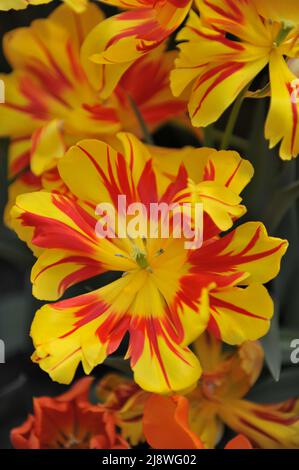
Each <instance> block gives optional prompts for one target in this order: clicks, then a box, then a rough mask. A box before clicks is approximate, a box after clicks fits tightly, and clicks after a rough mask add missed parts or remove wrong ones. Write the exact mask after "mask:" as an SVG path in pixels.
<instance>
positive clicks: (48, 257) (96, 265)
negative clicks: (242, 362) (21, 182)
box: [12, 134, 287, 393]
mask: <svg viewBox="0 0 299 470" xmlns="http://www.w3.org/2000/svg"><path fill="white" fill-rule="evenodd" d="M119 138H120V142H121V144H122V150H121V151H118V150H116V149H115V148H113V147H111V146H109V145H108V144H105V143H104V142H101V141H97V140H85V141H81V142H79V143H78V144H77V145H76V146H74V147H72V148H71V149H70V150H69V151H68V152H67V153H66V155H65V157H63V158H61V160H60V161H59V165H58V168H59V173H60V176H61V178H62V180H63V181H64V184H65V185H66V186H67V187H68V189H69V195H61V194H54V193H49V192H38V193H32V194H25V195H22V196H19V197H18V198H17V202H16V205H15V206H14V208H13V209H12V219H13V221H12V225H13V227H14V228H15V230H16V231H17V233H18V234H19V236H20V238H21V239H23V240H26V241H27V242H28V243H29V245H30V246H32V247H33V249H34V252H35V254H36V255H37V257H38V260H37V262H36V264H35V266H34V267H33V270H32V277H31V279H32V283H33V294H34V295H35V296H36V297H37V298H39V299H43V300H56V299H58V298H59V297H60V296H61V295H62V294H63V293H64V291H65V290H66V289H67V288H68V287H70V286H71V285H73V284H75V283H78V282H81V281H87V280H88V279H89V278H91V277H94V276H96V275H99V274H101V273H103V272H105V271H118V272H119V274H120V277H119V279H117V280H116V281H114V282H112V283H111V284H108V285H107V286H105V287H102V288H100V289H97V290H94V291H92V292H89V293H86V294H83V295H81V296H79V297H75V298H71V299H67V300H62V301H60V302H57V303H54V304H48V305H45V306H44V307H42V309H41V310H40V311H38V312H37V314H36V317H35V319H34V321H33V324H32V329H31V335H32V338H33V341H34V344H35V348H36V351H35V353H34V355H33V360H34V361H35V362H37V363H38V364H39V365H40V367H41V368H42V369H44V370H46V371H47V372H48V373H49V374H50V376H51V377H52V378H53V379H54V380H57V381H59V382H64V383H69V382H70V381H71V380H72V378H73V376H74V373H75V371H76V368H77V366H78V364H79V363H80V362H82V365H83V368H84V370H85V373H87V374H89V373H90V372H91V371H92V369H93V368H94V367H95V366H96V365H98V364H100V363H101V362H103V361H104V360H105V358H106V357H107V355H109V354H112V353H113V352H114V351H116V350H117V348H118V346H119V345H120V343H121V341H122V340H123V338H124V336H125V334H126V333H129V337H130V338H129V346H128V351H127V356H126V357H127V358H130V363H131V367H132V369H133V371H134V377H135V380H136V382H137V383H138V384H139V385H140V386H141V387H143V388H145V389H146V390H150V391H153V392H157V393H166V392H170V391H179V390H183V389H186V388H188V387H191V386H192V385H193V384H194V383H196V381H197V380H198V378H199V376H200V374H201V367H200V363H199V361H198V359H197V358H196V356H194V354H193V353H192V352H191V350H190V349H189V348H188V345H189V344H190V343H191V342H192V341H193V340H195V339H196V337H198V336H199V335H200V334H201V333H202V332H203V331H204V330H206V329H209V330H210V331H211V332H212V333H213V334H214V335H216V336H217V337H218V338H221V339H222V340H223V341H225V342H227V343H229V344H232V345H235V344H240V343H242V342H244V341H246V340H256V339H258V338H260V337H261V336H263V335H265V334H266V332H267V331H268V329H269V322H270V319H271V317H272V314H273V304H272V300H271V298H270V296H269V294H268V292H267V290H266V288H265V287H264V286H263V284H264V283H267V282H268V281H269V280H271V279H273V278H274V277H275V276H276V275H277V273H278V271H279V265H280V259H281V256H282V255H283V254H284V252H285V250H286V247H287V243H286V242H285V241H283V240H279V239H276V238H271V237H269V236H268V235H267V232H266V230H265V228H264V227H263V225H262V224H260V223H256V222H249V223H246V224H244V225H241V226H239V227H238V228H236V229H235V230H233V231H231V232H229V233H228V234H226V235H225V236H223V237H220V234H221V231H222V230H223V229H224V230H227V229H229V228H230V227H231V225H232V224H233V221H234V220H235V219H236V218H238V217H239V216H240V215H242V213H244V207H243V206H240V201H241V199H240V197H239V193H240V191H241V190H242V189H243V187H244V186H245V185H246V184H247V182H248V181H249V179H250V178H251V176H252V167H251V165H250V164H249V163H248V162H246V161H243V160H242V159H241V158H240V157H239V155H238V154H236V153H235V152H227V153H226V152H220V155H219V153H217V152H215V151H213V150H211V151H210V150H209V149H199V150H196V149H194V150H191V149H189V150H187V151H184V150H183V151H181V152H179V151H174V156H173V157H174V158H171V152H172V151H171V150H170V149H169V151H168V154H167V156H166V157H165V158H164V159H162V164H164V171H163V169H162V168H161V169H160V171H159V170H156V166H157V164H156V161H155V157H154V156H152V153H151V152H153V154H155V151H154V149H151V148H147V147H145V146H144V145H143V144H142V143H141V142H140V141H138V140H137V139H136V138H135V137H133V135H131V134H120V135H119ZM156 158H157V157H156ZM195 159H196V160H195ZM164 160H165V161H164ZM175 160H176V162H175ZM185 160H186V165H184V162H185ZM195 161H196V164H194V163H195ZM199 162H201V168H200V166H198V163H199ZM159 163H160V161H159ZM175 163H176V164H175ZM192 163H193V164H192ZM160 165H161V164H160ZM167 170H168V171H167ZM83 174H84V175H85V177H86V179H87V180H88V185H87V186H86V185H84V184H82V176H81V175H83ZM165 174H167V175H169V176H165ZM119 195H125V196H126V200H127V204H128V205H129V204H133V203H138V202H141V203H143V204H144V205H145V207H149V205H150V204H151V203H166V204H171V203H172V202H174V201H178V200H180V199H182V200H185V199H194V198H195V199H198V200H200V201H201V202H202V204H203V208H204V215H205V217H204V218H203V224H204V225H203V244H202V246H201V247H200V248H198V249H189V250H187V249H186V248H185V240H184V239H183V238H175V237H174V236H173V237H172V236H171V234H170V236H169V238H160V237H151V235H150V233H149V232H146V233H145V234H144V236H142V237H139V238H134V237H133V235H132V234H131V232H130V230H131V229H130V220H129V221H128V222H122V221H121V222H120V223H119V224H118V226H117V227H115V226H113V227H111V231H110V232H109V233H108V236H107V237H105V238H104V237H103V238H98V237H97V234H96V225H97V224H98V223H99V221H100V220H101V219H99V221H97V216H96V207H97V205H98V203H99V202H109V203H111V204H112V205H114V207H115V211H116V212H118V210H119V209H118V196H119ZM120 215H121V216H123V213H122V214H120ZM149 216H150V213H149V212H148V211H147V212H146V214H145V217H146V218H147V217H149ZM121 220H123V217H121ZM106 223H107V221H106ZM124 223H127V224H128V226H127V227H126V228H127V231H126V233H127V235H126V237H125V238H119V237H118V236H117V234H116V236H113V235H114V232H115V231H117V230H121V229H122V225H123V224H124ZM162 223H163V221H162ZM174 228H175V227H174ZM257 298H258V299H259V302H258V303H257V302H256V299H257Z"/></svg>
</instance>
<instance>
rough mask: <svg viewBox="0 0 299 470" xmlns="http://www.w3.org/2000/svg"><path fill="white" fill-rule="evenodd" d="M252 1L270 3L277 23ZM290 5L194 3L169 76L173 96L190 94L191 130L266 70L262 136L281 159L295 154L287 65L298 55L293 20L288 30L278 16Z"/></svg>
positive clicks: (294, 97) (297, 142) (294, 102)
mask: <svg viewBox="0 0 299 470" xmlns="http://www.w3.org/2000/svg"><path fill="white" fill-rule="evenodd" d="M256 3H258V4H259V5H261V6H262V8H263V5H266V4H267V5H270V3H271V5H273V7H271V8H273V10H271V11H276V13H277V15H276V16H277V17H279V18H280V21H273V20H272V19H271V18H270V19H268V17H262V16H261V15H260V14H259V13H260V11H259V9H258V7H256V6H255V4H256ZM291 3H292V2H248V1H247V0H241V1H236V0H233V1H227V0H211V1H206V0H197V1H196V4H197V6H198V10H199V12H200V17H199V16H197V14H196V13H195V12H191V14H190V17H189V20H188V22H187V24H186V26H185V27H184V28H183V29H182V31H181V32H180V33H179V34H178V36H177V38H178V40H179V41H183V42H182V43H181V44H180V45H179V48H180V56H179V59H178V60H177V61H176V69H175V70H174V71H173V72H172V90H173V93H174V94H175V96H179V95H180V94H181V93H182V92H183V91H184V90H185V89H187V91H188V93H189V97H190V99H189V113H190V118H191V120H192V123H193V125H194V126H208V125H209V124H211V123H213V122H215V121H216V120H217V119H218V118H219V117H220V116H221V115H222V113H223V112H224V111H225V109H226V108H228V107H229V106H230V105H231V104H232V103H233V102H234V100H235V99H236V98H237V96H238V95H239V94H240V93H241V91H242V90H244V89H245V88H246V87H247V86H248V85H249V84H250V83H251V81H252V80H253V79H254V78H255V77H256V76H257V75H258V74H259V73H260V72H261V71H262V70H263V69H264V68H265V67H266V66H268V68H269V80H270V97H271V104H270V109H269V113H268V118H267V121H266V126H265V136H266V138H267V139H268V140H269V142H270V147H271V148H272V147H274V146H275V145H277V144H278V143H280V156H281V158H283V159H290V158H292V157H296V156H297V155H298V153H299V131H298V125H299V124H298V122H299V121H298V113H299V99H298V90H297V88H296V86H295V83H296V81H294V80H296V76H295V75H294V73H293V72H292V71H291V70H290V68H289V67H288V63H287V61H286V58H287V59H290V58H293V57H296V56H297V53H298V44H299V42H298V22H297V23H296V24H292V25H291V26H290V25H286V23H285V21H284V20H283V18H281V15H282V14H283V11H284V10H286V12H289V10H288V6H289V5H290V4H291ZM278 5H280V6H279V7H278ZM276 7H277V10H276ZM287 16H288V14H287ZM275 20H277V18H276V17H275Z"/></svg>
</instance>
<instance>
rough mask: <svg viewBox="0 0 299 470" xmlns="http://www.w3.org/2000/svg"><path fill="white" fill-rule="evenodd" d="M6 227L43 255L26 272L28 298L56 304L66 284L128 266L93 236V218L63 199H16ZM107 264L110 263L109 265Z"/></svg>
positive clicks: (116, 250) (110, 245)
mask: <svg viewBox="0 0 299 470" xmlns="http://www.w3.org/2000/svg"><path fill="white" fill-rule="evenodd" d="M11 217H12V219H11V224H12V225H13V227H14V230H16V231H17V233H18V235H19V237H20V238H21V239H22V240H25V241H26V242H27V243H28V244H29V246H31V245H33V246H34V247H37V248H38V249H41V250H44V252H42V254H41V255H40V257H39V259H38V260H37V262H36V264H35V266H34V268H33V271H32V278H31V280H32V282H33V293H34V295H35V296H36V297H38V298H40V299H47V300H56V299H57V298H59V297H60V296H61V295H62V294H63V292H64V291H65V290H66V289H67V288H68V287H70V286H71V285H73V284H75V283H77V282H80V281H82V280H85V279H87V278H90V277H93V276H95V275H97V274H99V273H101V272H103V271H106V270H113V269H114V270H117V269H119V270H120V271H126V270H127V269H130V268H132V266H134V264H133V261H132V262H131V263H130V261H128V260H126V259H125V258H120V257H116V253H119V248H118V247H117V246H116V245H113V243H111V242H110V241H109V240H108V239H102V240H101V243H99V239H98V238H97V237H96V233H95V225H96V219H94V218H93V217H92V216H91V215H90V214H89V213H88V212H86V211H85V210H84V209H83V208H82V207H81V206H79V204H77V203H76V202H75V201H73V200H71V199H69V198H68V197H66V196H63V195H58V194H57V195H55V194H54V193H52V194H51V193H47V192H38V193H31V194H24V195H22V196H19V197H18V199H17V204H16V205H15V206H14V208H13V210H12V212H11ZM111 262H112V264H111Z"/></svg>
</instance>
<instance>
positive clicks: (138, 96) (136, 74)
mask: <svg viewBox="0 0 299 470" xmlns="http://www.w3.org/2000/svg"><path fill="white" fill-rule="evenodd" d="M176 55H177V54H176V52H174V51H165V47H164V46H162V47H161V46H160V47H158V48H157V49H155V50H154V51H153V52H151V53H149V54H147V55H145V56H143V57H141V58H140V59H138V60H137V61H136V62H135V63H134V64H133V65H132V66H131V67H130V68H129V70H127V72H126V73H125V74H124V75H123V76H122V78H121V80H120V82H119V84H118V86H117V87H116V89H115V93H116V95H117V98H118V101H119V114H120V119H121V122H122V123H123V127H124V128H125V129H127V130H130V131H131V132H133V133H134V134H135V135H140V134H141V130H140V124H139V122H138V121H137V119H136V116H135V115H133V114H132V102H131V101H132V100H133V102H134V103H135V105H136V106H137V108H138V109H139V111H140V113H141V115H142V117H143V119H144V121H145V123H146V124H147V126H148V128H149V129H150V130H154V129H155V128H156V127H157V126H159V125H161V124H163V123H165V122H166V121H167V120H170V119H173V118H175V117H177V116H179V115H183V113H184V112H185V111H186V109H187V103H186V102H185V101H184V100H181V99H178V98H175V97H174V96H173V95H172V93H171V90H170V82H169V74H170V71H171V70H172V68H173V63H174V59H175V57H176ZM140 77H143V80H142V83H141V82H140Z"/></svg>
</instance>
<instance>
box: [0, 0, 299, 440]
mask: <svg viewBox="0 0 299 470" xmlns="http://www.w3.org/2000/svg"><path fill="white" fill-rule="evenodd" d="M57 4H59V2H53V3H51V4H50V5H48V6H44V7H30V8H28V9H27V10H25V11H21V12H8V13H4V12H0V36H1V38H2V37H3V35H4V34H5V32H6V31H9V30H11V29H14V28H16V27H19V26H25V25H29V24H30V22H31V21H32V20H33V19H35V18H40V17H45V16H47V15H48V14H49V12H50V11H51V10H52V9H53V8H55V6H56V5H57ZM105 9H106V10H107V9H108V10H109V8H105ZM0 71H1V73H2V72H9V65H8V64H7V62H6V61H5V58H4V56H3V53H2V51H1V52H0ZM264 79H265V77H264V76H262V75H261V76H260V77H259V78H258V81H259V80H260V83H257V85H260V84H261V83H263V82H264ZM258 81H257V82H258ZM254 85H255V84H254ZM267 106H268V103H267V100H265V99H263V100H246V101H245V102H244V103H243V105H242V109H241V113H240V115H239V119H238V121H237V125H236V128H235V132H234V136H233V137H232V139H231V141H230V148H233V149H236V150H238V151H239V152H240V153H241V154H242V156H243V157H245V158H247V159H249V160H250V161H251V162H252V163H253V165H254V167H255V176H254V179H253V181H252V183H251V184H250V185H249V187H248V188H247V190H246V191H245V193H244V194H243V196H244V202H245V204H246V205H247V207H248V213H247V215H246V216H245V218H243V219H242V222H243V221H245V220H244V219H247V220H262V221H263V222H264V223H265V224H266V226H267V228H268V230H269V231H270V233H271V235H275V236H280V237H282V238H287V239H288V240H289V243H290V247H289V250H288V252H287V255H286V256H285V258H284V260H283V265H282V270H281V274H280V276H279V278H278V279H277V280H275V281H274V282H272V283H271V285H270V286H269V289H270V291H271V294H272V296H273V298H274V300H275V303H276V312H275V319H274V321H273V322H272V326H271V330H270V332H269V334H268V335H267V336H266V337H265V338H263V340H262V344H263V347H264V349H265V355H266V367H265V370H264V372H263V374H262V376H261V378H260V379H259V381H258V383H257V384H256V386H255V387H254V388H253V389H252V390H251V392H250V398H252V399H254V400H256V401H260V402H266V403H271V402H277V401H280V400H285V399H288V398H290V397H295V396H297V397H298V396H299V364H298V365H295V364H291V361H290V355H291V352H292V349H291V346H290V343H291V341H292V340H293V339H294V338H299V249H298V248H299V240H298V216H299V212H298V198H299V174H298V168H299V167H298V164H299V161H298V162H296V161H295V160H294V161H291V162H282V161H280V160H279V158H278V155H277V151H276V149H275V150H273V151H270V150H269V149H268V145H267V142H266V141H265V139H264V123H265V116H266V108H267ZM230 111H231V110H228V111H227V112H226V113H225V115H224V116H223V117H222V118H221V120H220V121H219V122H218V123H217V124H216V125H214V126H210V127H209V128H208V129H206V130H205V142H204V144H205V145H209V146H213V147H219V145H220V142H221V140H222V138H223V130H224V129H225V126H226V124H227V120H228V117H229V113H230ZM0 125H1V123H0ZM154 141H155V143H156V144H158V145H163V146H173V147H182V146H184V145H201V144H200V143H199V142H198V141H197V140H196V138H195V137H194V136H193V135H191V134H190V133H188V132H186V131H185V130H182V129H180V128H179V129H178V128H175V127H173V126H170V125H168V126H165V127H164V128H162V129H160V130H159V131H158V132H157V133H156V134H155V135H154ZM6 169H7V141H6V140H2V141H1V142H0V211H1V220H2V218H3V210H4V207H5V204H6V200H7V185H8V183H7V177H6ZM33 262H34V259H33V257H32V255H31V253H30V252H29V250H28V249H27V248H26V247H25V246H24V244H23V243H22V242H20V241H19V240H18V239H17V237H16V236H15V234H14V233H12V232H11V231H10V230H8V229H7V228H6V227H5V226H4V225H3V224H1V225H0V276H1V282H0V339H2V340H3V341H4V342H5V347H6V351H5V353H6V363H5V364H0V448H8V447H10V442H9V432H10V430H11V429H12V427H14V426H16V425H18V424H20V423H21V422H22V421H23V420H24V419H25V418H26V416H27V414H28V413H29V412H30V411H31V409H32V397H33V396H40V395H53V394H58V393H62V392H63V391H64V389H65V387H64V386H62V385H59V384H56V383H53V382H52V381H51V379H50V378H49V377H48V376H47V374H45V373H43V372H42V371H41V370H39V368H38V367H37V366H35V365H34V364H32V363H31V361H30V354H31V352H32V345H31V340H30V338H29V328H30V323H31V321H32V318H33V315H34V312H35V311H36V309H37V308H38V307H39V303H38V301H36V300H35V299H34V298H33V297H32V295H31V286H30V280H29V278H30V269H31V266H32V264H33ZM114 278H115V273H108V274H106V275H105V276H101V277H100V278H97V279H96V280H92V283H93V284H95V285H96V286H97V287H98V286H100V285H104V284H106V283H107V282H110V281H111V280H113V279H114ZM89 285H90V283H89ZM82 289H83V291H84V286H83V287H82V288H81V286H78V287H77V288H76V289H72V290H71V292H70V293H69V294H68V295H74V294H78V293H80V292H82ZM257 302H258V299H257ZM123 348H125V345H123ZM111 368H114V369H121V370H123V371H124V372H126V371H127V369H128V368H127V366H126V363H124V361H120V360H119V359H118V357H117V356H115V357H112V358H110V359H108V360H107V361H106V363H105V365H104V366H99V367H98V368H97V370H95V372H94V374H93V375H95V376H96V377H100V376H101V375H103V374H104V373H105V372H107V370H109V369H111ZM77 375H78V376H80V375H82V371H80V370H79V371H78V374H77Z"/></svg>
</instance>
